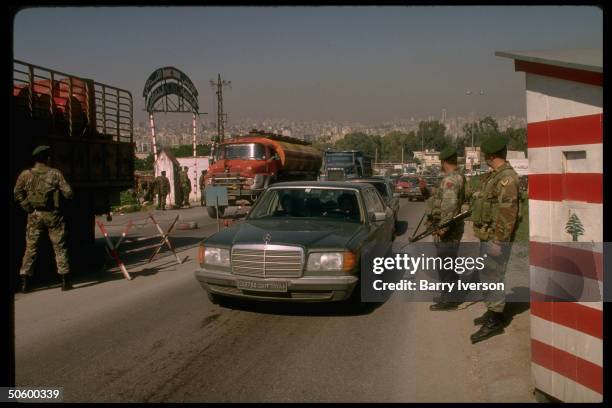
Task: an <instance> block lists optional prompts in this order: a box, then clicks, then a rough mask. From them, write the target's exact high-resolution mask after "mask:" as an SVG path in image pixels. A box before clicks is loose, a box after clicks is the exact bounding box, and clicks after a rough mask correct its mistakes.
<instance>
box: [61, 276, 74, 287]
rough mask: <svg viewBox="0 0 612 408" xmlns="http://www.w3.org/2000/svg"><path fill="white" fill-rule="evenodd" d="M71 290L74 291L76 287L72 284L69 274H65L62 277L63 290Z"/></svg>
mask: <svg viewBox="0 0 612 408" xmlns="http://www.w3.org/2000/svg"><path fill="white" fill-rule="evenodd" d="M70 289H74V287H73V286H72V283H70V278H68V274H66V273H65V274H63V275H62V290H63V291H66V290H70Z"/></svg>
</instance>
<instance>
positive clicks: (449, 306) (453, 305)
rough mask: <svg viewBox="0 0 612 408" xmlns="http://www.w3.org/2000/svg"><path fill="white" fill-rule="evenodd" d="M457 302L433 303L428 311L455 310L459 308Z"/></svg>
mask: <svg viewBox="0 0 612 408" xmlns="http://www.w3.org/2000/svg"><path fill="white" fill-rule="evenodd" d="M459 305H460V303H459V302H448V301H446V300H443V301H440V302H438V303H434V304H433V305H430V306H429V310H433V311H434V312H435V311H439V310H456V309H457V308H458V307H459Z"/></svg>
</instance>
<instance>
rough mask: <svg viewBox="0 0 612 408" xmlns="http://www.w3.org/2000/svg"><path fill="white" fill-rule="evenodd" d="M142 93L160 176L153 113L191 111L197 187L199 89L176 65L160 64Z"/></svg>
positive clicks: (156, 172) (196, 188)
mask: <svg viewBox="0 0 612 408" xmlns="http://www.w3.org/2000/svg"><path fill="white" fill-rule="evenodd" d="M142 96H143V98H144V99H145V108H146V111H147V112H148V113H149V123H150V127H151V141H152V144H153V158H154V160H155V163H156V165H155V176H158V175H159V174H158V173H159V171H158V166H157V140H156V137H155V118H154V113H157V112H164V113H191V114H192V134H193V139H192V142H193V160H194V171H195V176H194V186H193V191H194V192H196V194H197V191H198V185H197V184H198V183H197V180H198V173H197V159H196V117H197V116H199V115H200V113H203V112H199V104H198V90H197V89H196V87H195V85H194V84H193V82H192V81H191V79H190V78H189V77H188V76H187V74H185V73H184V72H183V71H181V70H180V69H178V68H176V67H162V68H158V69H156V70H155V71H153V73H151V75H149V78H148V79H147V82H146V83H145V86H144V89H143V91H142Z"/></svg>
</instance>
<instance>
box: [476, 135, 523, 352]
mask: <svg viewBox="0 0 612 408" xmlns="http://www.w3.org/2000/svg"><path fill="white" fill-rule="evenodd" d="M507 143H508V140H507V139H506V138H504V137H502V136H491V137H489V138H487V139H485V140H484V141H483V142H482V144H481V146H480V149H481V150H482V151H483V152H484V154H485V160H486V162H487V165H488V166H489V167H490V168H491V169H492V170H491V171H489V172H488V173H487V174H485V175H484V176H483V177H482V179H481V181H480V185H479V186H478V187H477V189H476V190H475V191H474V193H473V195H472V201H471V209H472V221H473V223H474V235H476V237H477V238H479V239H480V250H481V256H485V254H486V257H485V268H484V269H483V270H482V271H481V272H480V276H481V281H486V282H490V283H502V282H504V280H505V274H506V266H507V263H508V258H509V257H510V250H511V244H510V243H511V242H513V241H514V235H515V232H516V229H517V226H518V217H519V206H518V199H519V190H518V175H517V173H516V171H514V169H513V168H512V166H511V165H510V163H508V162H507V161H506V153H507V147H506V145H507ZM504 297H505V294H504V293H499V291H497V292H492V291H489V292H486V293H485V294H484V302H485V305H486V306H487V311H486V312H485V313H484V314H483V315H482V316H480V317H478V318H476V319H475V320H474V324H477V325H478V324H480V325H482V326H481V327H480V329H479V330H478V331H477V332H475V333H474V334H472V335H471V337H470V338H471V340H472V343H477V342H479V341H482V340H485V339H487V338H489V337H491V336H493V335H495V334H499V333H501V332H503V331H504V323H505V319H504V307H505V299H504Z"/></svg>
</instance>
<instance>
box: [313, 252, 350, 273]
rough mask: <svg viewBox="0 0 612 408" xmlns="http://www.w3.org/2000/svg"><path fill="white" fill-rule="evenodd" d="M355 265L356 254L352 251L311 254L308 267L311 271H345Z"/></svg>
mask: <svg viewBox="0 0 612 408" xmlns="http://www.w3.org/2000/svg"><path fill="white" fill-rule="evenodd" d="M354 267H355V255H354V254H353V253H352V252H350V251H344V252H320V253H314V254H310V256H309V257H308V264H307V266H306V269H307V270H309V271H345V272H349V271H351V270H353V268H354Z"/></svg>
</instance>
